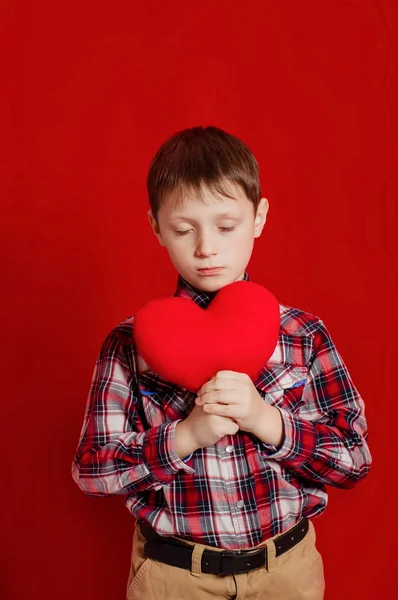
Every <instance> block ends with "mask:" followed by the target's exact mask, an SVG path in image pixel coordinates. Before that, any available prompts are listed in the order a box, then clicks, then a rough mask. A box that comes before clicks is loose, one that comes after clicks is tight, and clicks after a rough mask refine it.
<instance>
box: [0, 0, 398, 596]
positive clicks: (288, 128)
mask: <svg viewBox="0 0 398 600" xmlns="http://www.w3.org/2000/svg"><path fill="white" fill-rule="evenodd" d="M0 11H1V12H0V35H1V37H0V56H1V57H2V64H3V66H2V69H1V111H0V119H1V122H0V132H1V133H0V137H1V142H0V143H1V146H0V183H1V199H2V218H1V240H2V245H3V247H4V255H3V260H2V266H3V267H4V269H3V275H2V284H3V285H2V290H3V291H2V295H1V299H2V302H3V303H4V305H3V307H2V327H1V330H2V339H3V344H2V357H1V369H2V375H1V379H0V381H1V386H2V394H1V399H2V414H3V418H2V427H1V437H2V446H3V449H2V463H1V466H2V490H3V492H2V499H3V500H5V505H4V508H3V510H2V511H1V516H2V521H3V523H2V526H1V527H2V530H3V535H4V540H3V542H2V543H1V552H2V556H1V569H2V573H1V583H0V585H1V595H2V597H3V598H7V600H15V599H18V600H19V599H21V600H22V599H27V598H29V599H30V600H34V599H35V598H40V599H41V600H43V599H53V598H54V597H56V598H58V599H60V600H61V599H63V598H64V599H65V600H66V599H68V600H69V599H70V598H75V599H76V600H83V599H84V600H86V599H94V598H95V599H96V600H101V599H104V600H105V599H107V600H108V599H109V598H112V599H114V600H117V599H120V600H122V599H124V598H125V587H126V583H127V577H128V570H129V561H130V552H131V541H132V529H133V518H132V517H131V515H130V514H129V513H128V511H127V510H126V508H125V507H124V505H123V500H124V498H123V497H110V498H105V499H97V498H91V497H88V496H85V495H84V494H83V492H81V491H80V490H79V489H78V488H77V486H76V485H75V483H74V482H73V480H72V478H71V475H70V465H71V461H72V458H73V454H74V451H75V448H76V446H77V442H78V436H79V433H80V428H81V425H82V419H83V413H84V407H85V402H86V398H87V393H88V387H89V383H90V380H91V375H92V372H93V368H94V362H95V359H96V356H97V353H98V351H99V348H100V345H101V343H102V341H103V339H104V338H105V336H106V334H107V333H108V332H109V331H110V329H111V328H112V327H114V326H115V325H116V324H118V323H119V322H120V321H121V320H123V319H124V318H126V317H127V316H129V315H131V314H133V313H134V312H135V311H136V310H137V309H138V307H139V306H141V305H142V304H143V303H144V302H146V301H147V300H148V299H150V298H153V297H158V296H163V295H170V294H172V293H173V292H174V286H175V282H176V274H175V272H174V271H173V268H172V266H171V265H170V264H169V262H168V258H167V256H166V254H165V253H164V251H162V249H161V248H160V246H159V245H158V243H157V241H156V239H155V238H154V237H153V235H152V234H151V232H150V229H149V224H148V222H147V217H146V212H147V209H148V204H147V197H146V190H145V178H146V174H147V169H148V166H149V162H150V160H151V158H152V156H153V155H154V153H155V152H156V150H157V148H158V147H159V145H160V144H161V143H162V142H163V141H164V140H165V139H166V137H167V136H168V135H170V134H171V133H173V132H175V131H177V130H180V129H183V128H185V127H189V126H193V125H198V124H203V125H206V124H214V125H217V126H219V127H222V128H224V129H226V130H227V131H230V132H231V133H234V134H236V135H238V136H239V137H241V138H242V139H243V140H244V141H245V142H246V143H247V144H248V145H249V146H250V147H251V148H252V150H253V151H254V153H255V154H256V156H257V158H258V161H259V163H260V168H261V174H262V185H263V191H264V194H265V195H266V196H267V197H268V199H269V203H270V210H269V213H268V221H267V224H266V227H265V229H264V232H263V235H262V237H261V238H260V240H258V241H257V242H256V247H255V252H254V255H253V258H252V261H251V264H250V265H249V273H250V275H251V278H252V280H254V281H257V282H259V283H262V284H263V285H265V286H266V287H268V288H269V289H270V290H271V291H272V292H273V293H274V294H275V295H276V296H277V298H278V299H279V301H280V302H282V303H285V304H288V305H290V306H296V307H298V308H302V309H304V310H308V311H310V312H313V313H315V314H316V315H318V316H320V317H321V318H322V319H323V320H324V322H325V324H326V326H327V327H328V329H329V331H330V333H331V335H332V338H333V339H334V341H335V343H336V345H337V348H338V349H339V351H340V353H341V355H342V357H343V359H344V361H345V362H346V364H347V366H348V369H349V371H350V373H351V375H352V377H353V380H354V382H355V384H356V386H357V387H358V389H359V391H360V392H361V394H362V396H363V397H364V399H365V403H366V415H367V419H368V424H369V444H370V448H371V451H372V454H373V460H374V463H373V467H372V470H371V473H370V474H369V476H368V477H367V478H366V479H365V480H364V481H362V482H361V483H359V484H358V485H357V487H355V488H354V489H353V490H349V491H346V490H337V489H329V493H330V500H329V506H328V509H327V510H326V512H325V513H324V514H323V515H322V517H320V518H318V519H316V520H315V527H316V530H317V535H318V542H317V543H318V547H319V549H320V551H321V553H322V554H323V557H324V562H325V574H326V583H327V593H326V599H327V600H340V599H345V598H350V599H362V600H366V599H369V600H374V598H380V599H381V598H382V599H383V600H384V599H390V598H391V599H392V598H396V597H397V596H396V594H397V578H396V566H395V558H394V555H395V556H396V543H397V541H396V540H397V533H398V531H397V520H396V519H397V518H396V515H397V511H396V496H395V497H394V495H393V493H392V485H393V483H392V481H393V479H394V475H395V474H396V459H397V453H396V434H395V429H396V426H395V418H396V410H395V402H394V401H395V400H396V391H395V387H394V388H393V377H392V376H391V374H392V372H393V369H394V372H395V370H396V359H397V354H396V337H395V338H394V337H393V335H394V333H395V335H396V334H397V316H396V314H397V308H398V302H397V287H396V278H395V275H394V274H395V273H396V272H397V246H396V239H397V238H396V236H397V227H396V224H397V215H396V202H397V170H396V166H395V165H396V159H397V153H396V147H397V146H396V144H397V118H396V117H397V89H398V87H397V29H398V28H397V22H398V15H397V4H396V2H395V0H389V1H388V0H383V1H380V2H372V1H368V0H360V1H357V2H355V1H351V2H349V1H347V2H318V1H316V2H315V1H311V2H305V3H301V2H295V1H294V2H272V1H260V0H258V1H254V0H252V1H250V0H246V1H245V2H237V1H236V2H231V1H219V2H212V1H210V0H206V1H202V2H201V3H198V2H196V3H193V2H186V1H182V0H179V1H174V2H162V1H161V0H156V1H152V2H140V3H139V2H135V3H131V2H120V3H114V4H113V5H112V4H110V3H104V4H103V5H102V6H100V5H98V3H87V2H63V3H58V2H49V1H47V2H44V1H36V2H22V1H21V2H11V1H9V2H6V1H5V2H3V3H2V4H1V8H0Z"/></svg>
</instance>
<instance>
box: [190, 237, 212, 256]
mask: <svg viewBox="0 0 398 600" xmlns="http://www.w3.org/2000/svg"><path fill="white" fill-rule="evenodd" d="M195 254H196V255H197V256H212V255H213V254H217V251H216V249H215V245H214V243H212V241H211V240H210V239H209V238H208V237H207V238H202V239H200V240H199V242H198V244H197V246H196V252H195Z"/></svg>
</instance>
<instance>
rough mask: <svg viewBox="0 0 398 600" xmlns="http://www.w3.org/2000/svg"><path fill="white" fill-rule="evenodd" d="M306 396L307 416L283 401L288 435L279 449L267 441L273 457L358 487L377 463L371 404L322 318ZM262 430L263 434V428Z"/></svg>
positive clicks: (312, 475)
mask: <svg viewBox="0 0 398 600" xmlns="http://www.w3.org/2000/svg"><path fill="white" fill-rule="evenodd" d="M303 401H304V402H303V405H302V411H303V412H302V415H306V417H305V418H304V416H302V415H298V414H292V413H290V412H288V411H287V410H285V409H284V408H279V407H278V410H279V411H280V413H281V416H282V421H283V429H284V435H283V438H282V440H283V441H282V445H281V446H280V447H279V449H278V450H276V448H275V447H273V446H270V445H268V444H264V447H265V448H267V450H268V453H267V458H268V459H274V460H278V461H281V462H282V463H283V464H284V465H285V467H286V468H287V469H290V470H292V471H293V472H294V473H295V474H296V475H298V476H299V477H302V478H303V479H307V480H310V481H313V482H314V483H317V484H319V483H323V484H329V485H332V486H335V487H342V488H350V487H352V486H353V485H354V484H355V483H356V482H357V481H359V480H360V479H362V478H363V477H364V476H365V475H366V474H367V473H368V471H369V469H370V467H371V464H372V457H371V454H370V451H369V447H368V445H367V438H368V431H367V423H366V419H365V406H364V402H363V400H362V398H361V396H360V395H359V393H358V390H357V389H356V388H355V386H354V384H353V382H352V380H351V377H350V375H349V373H348V370H347V368H346V366H345V364H344V362H343V360H342V358H341V356H340V355H339V353H338V351H337V349H336V347H335V346H334V343H333V341H332V339H331V337H330V334H329V332H328V331H327V329H326V327H325V325H324V323H323V322H322V321H319V324H318V327H317V330H316V331H315V337H314V345H313V354H312V357H311V360H310V363H309V378H308V380H307V382H306V384H305V385H304V389H303ZM256 435H258V437H260V439H261V433H260V431H259V432H258V433H257V434H256ZM275 450H276V451H275Z"/></svg>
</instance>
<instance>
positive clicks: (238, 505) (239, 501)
mask: <svg viewBox="0 0 398 600" xmlns="http://www.w3.org/2000/svg"><path fill="white" fill-rule="evenodd" d="M244 505H245V503H244V502H243V500H238V502H237V503H236V507H237V508H242V506H244Z"/></svg>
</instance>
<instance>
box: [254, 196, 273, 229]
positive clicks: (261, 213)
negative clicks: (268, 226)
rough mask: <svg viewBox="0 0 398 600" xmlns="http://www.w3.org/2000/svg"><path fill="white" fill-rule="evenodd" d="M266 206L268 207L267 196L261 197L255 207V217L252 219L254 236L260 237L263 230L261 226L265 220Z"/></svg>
mask: <svg viewBox="0 0 398 600" xmlns="http://www.w3.org/2000/svg"><path fill="white" fill-rule="evenodd" d="M268 208H269V203H268V200H267V198H261V200H260V202H259V204H258V207H257V214H256V217H255V220H254V237H255V238H258V237H260V235H261V233H262V231H263V227H264V225H265V222H266V220H267V213H268Z"/></svg>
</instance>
